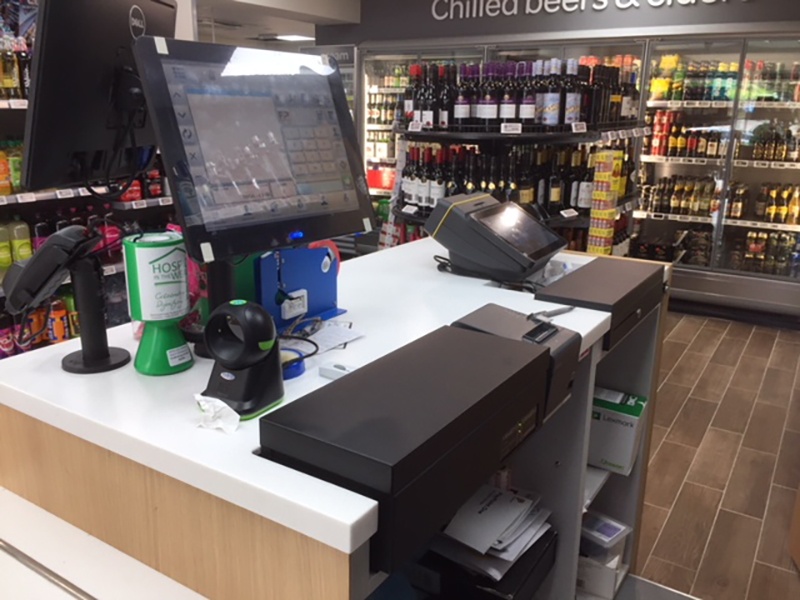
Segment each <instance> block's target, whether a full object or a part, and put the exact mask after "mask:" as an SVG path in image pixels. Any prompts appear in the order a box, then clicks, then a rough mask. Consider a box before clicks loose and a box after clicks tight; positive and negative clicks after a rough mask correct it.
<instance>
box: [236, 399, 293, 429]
mask: <svg viewBox="0 0 800 600" xmlns="http://www.w3.org/2000/svg"><path fill="white" fill-rule="evenodd" d="M283 401H284V398H281V399H280V400H276V401H275V402H273V403H272V404H270V405H269V406H266V407H264V408H262V409H261V410H259V411H257V412H254V413H252V414H249V415H239V420H240V421H241V422H242V423H244V422H245V421H252V420H253V419H257V418H259V417H262V416H264V415H265V414H266V413H268V412H269V411H271V410H272V409H273V408H275V407H277V406H278V405H279V404H280V403H281V402H283Z"/></svg>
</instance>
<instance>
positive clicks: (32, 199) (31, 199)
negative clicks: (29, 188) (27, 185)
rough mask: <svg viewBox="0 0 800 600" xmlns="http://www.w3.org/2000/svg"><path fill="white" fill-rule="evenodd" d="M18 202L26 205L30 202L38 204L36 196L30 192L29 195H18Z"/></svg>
mask: <svg viewBox="0 0 800 600" xmlns="http://www.w3.org/2000/svg"><path fill="white" fill-rule="evenodd" d="M17 202H19V203H20V204H26V203H28V202H36V194H32V193H30V192H28V193H27V194H17Z"/></svg>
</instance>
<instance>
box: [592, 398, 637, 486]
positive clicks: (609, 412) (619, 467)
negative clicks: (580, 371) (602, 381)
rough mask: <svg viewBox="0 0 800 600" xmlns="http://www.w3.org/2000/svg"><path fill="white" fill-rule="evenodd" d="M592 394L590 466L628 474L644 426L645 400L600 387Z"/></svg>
mask: <svg viewBox="0 0 800 600" xmlns="http://www.w3.org/2000/svg"><path fill="white" fill-rule="evenodd" d="M594 395H595V398H594V404H593V406H592V428H591V436H590V438H589V464H590V465H592V466H593V467H600V468H601V469H606V470H607V471H611V472H612V473H619V474H621V475H626V476H627V475H630V474H631V471H632V470H633V467H634V465H635V464H636V457H637V456H638V452H639V446H640V442H641V439H642V431H643V430H644V427H645V426H646V423H647V407H648V402H647V399H646V398H644V397H642V396H633V395H630V394H623V393H621V392H613V391H610V390H603V389H602V388H596V389H595V394H594Z"/></svg>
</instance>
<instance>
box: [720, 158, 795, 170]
mask: <svg viewBox="0 0 800 600" xmlns="http://www.w3.org/2000/svg"><path fill="white" fill-rule="evenodd" d="M733 166H734V167H737V168H740V169H779V170H786V169H793V170H800V162H777V161H768V160H735V161H733Z"/></svg>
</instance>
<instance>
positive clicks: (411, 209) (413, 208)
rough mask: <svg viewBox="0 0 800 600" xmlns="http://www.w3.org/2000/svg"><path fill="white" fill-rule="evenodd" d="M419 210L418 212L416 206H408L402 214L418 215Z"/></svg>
mask: <svg viewBox="0 0 800 600" xmlns="http://www.w3.org/2000/svg"><path fill="white" fill-rule="evenodd" d="M417 210H418V208H417V207H416V206H413V205H411V204H408V205H406V206H404V207H403V210H402V213H403V214H404V215H415V214H417Z"/></svg>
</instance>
